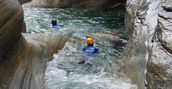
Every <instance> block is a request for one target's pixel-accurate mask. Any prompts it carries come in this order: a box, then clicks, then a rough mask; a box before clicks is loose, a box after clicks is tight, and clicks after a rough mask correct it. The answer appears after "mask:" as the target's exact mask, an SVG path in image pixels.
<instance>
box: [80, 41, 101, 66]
mask: <svg viewBox="0 0 172 89" xmlns="http://www.w3.org/2000/svg"><path fill="white" fill-rule="evenodd" d="M93 44H94V41H93V39H92V38H87V46H85V47H84V48H82V51H83V58H82V61H81V62H79V64H84V63H85V61H86V60H87V59H89V58H92V57H94V56H95V54H97V53H98V51H99V50H98V49H97V48H95V47H93Z"/></svg>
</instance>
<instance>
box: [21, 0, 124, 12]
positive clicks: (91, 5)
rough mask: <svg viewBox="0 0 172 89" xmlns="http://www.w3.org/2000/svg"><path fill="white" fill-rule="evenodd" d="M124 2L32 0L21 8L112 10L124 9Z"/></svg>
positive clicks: (119, 0)
mask: <svg viewBox="0 0 172 89" xmlns="http://www.w3.org/2000/svg"><path fill="white" fill-rule="evenodd" d="M125 1H126V0H32V1H31V2H29V3H26V4H24V5H23V7H24V8H25V7H41V8H79V9H91V10H95V9H107V8H108V9H113V8H116V7H120V6H121V7H124V3H125Z"/></svg>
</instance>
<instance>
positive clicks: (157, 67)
mask: <svg viewBox="0 0 172 89" xmlns="http://www.w3.org/2000/svg"><path fill="white" fill-rule="evenodd" d="M126 11H127V12H126V15H125V31H126V36H128V38H129V41H128V45H127V47H126V48H125V51H124V52H123V56H122V57H121V59H122V64H123V72H124V73H125V74H126V75H127V76H128V77H129V78H131V80H132V82H133V83H135V84H137V85H138V88H139V89H144V88H146V87H147V88H148V89H171V87H172V60H171V59H172V1H171V0H127V3H126Z"/></svg>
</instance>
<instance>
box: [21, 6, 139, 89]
mask: <svg viewBox="0 0 172 89" xmlns="http://www.w3.org/2000/svg"><path fill="white" fill-rule="evenodd" d="M24 14H25V17H24V18H25V22H26V27H27V33H31V34H32V33H48V34H60V35H64V36H66V37H68V38H69V41H67V42H66V44H65V46H64V48H63V49H62V50H60V51H59V52H58V53H57V54H54V55H53V59H52V60H50V61H49V62H47V65H46V70H45V74H44V78H43V80H44V85H45V86H44V87H45V89H136V87H135V85H132V84H131V82H130V81H129V80H128V79H127V78H125V77H124V76H122V75H121V74H120V73H119V71H120V68H119V66H118V65H117V64H116V63H115V62H114V61H115V60H117V59H119V57H120V56H121V54H122V51H123V48H124V47H125V44H126V42H127V41H125V40H124V39H120V41H114V40H113V39H112V38H113V37H111V36H108V37H107V36H106V37H104V35H102V34H101V32H102V31H105V30H106V31H111V32H116V33H118V34H123V28H124V24H123V17H124V11H121V10H119V11H88V10H77V9H49V8H48V9H43V8H24ZM51 20H57V23H58V24H61V25H64V26H65V28H67V29H66V30H56V29H53V28H52V25H51ZM87 37H93V39H94V40H95V44H94V46H95V47H97V48H98V49H99V51H100V53H99V54H98V55H97V56H96V57H95V58H94V64H93V65H92V66H90V65H79V64H78V62H79V61H80V60H81V58H82V48H83V47H84V46H85V45H86V44H85V43H86V42H85V40H86V38H87Z"/></svg>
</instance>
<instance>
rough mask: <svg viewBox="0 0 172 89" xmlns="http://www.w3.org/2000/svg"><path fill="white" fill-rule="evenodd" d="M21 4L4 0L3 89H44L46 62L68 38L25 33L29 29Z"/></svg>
mask: <svg viewBox="0 0 172 89" xmlns="http://www.w3.org/2000/svg"><path fill="white" fill-rule="evenodd" d="M20 3H21V1H20ZM20 3H19V1H17V0H1V1H0V6H2V7H1V9H0V13H1V14H0V21H1V22H0V89H43V88H44V86H43V81H42V77H43V73H44V69H45V63H46V61H48V60H49V59H50V58H51V56H52V55H53V53H55V52H57V51H58V50H59V49H61V48H63V46H64V44H65V41H66V40H67V39H66V38H64V37H63V36H60V35H56V34H21V33H22V32H25V29H26V28H25V23H24V20H23V9H22V7H21V4H20Z"/></svg>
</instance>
